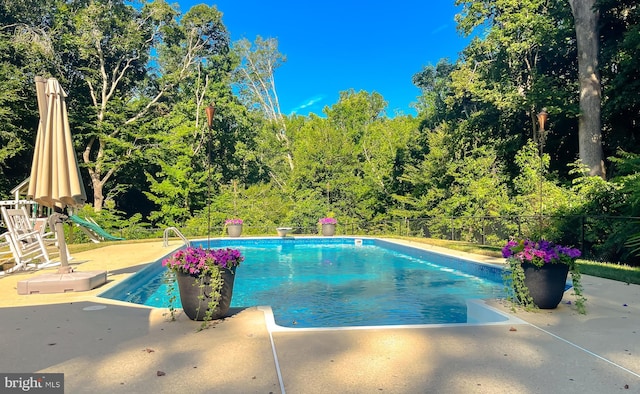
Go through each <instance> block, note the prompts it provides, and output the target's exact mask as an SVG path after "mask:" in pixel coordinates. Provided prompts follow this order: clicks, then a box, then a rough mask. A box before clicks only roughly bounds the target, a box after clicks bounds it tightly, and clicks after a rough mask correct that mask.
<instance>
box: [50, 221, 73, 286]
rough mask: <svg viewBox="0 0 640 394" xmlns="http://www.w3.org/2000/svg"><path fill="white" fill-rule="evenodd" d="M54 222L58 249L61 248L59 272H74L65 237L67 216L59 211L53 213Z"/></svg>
mask: <svg viewBox="0 0 640 394" xmlns="http://www.w3.org/2000/svg"><path fill="white" fill-rule="evenodd" d="M51 216H53V223H55V230H56V238H57V239H58V250H60V267H58V273H59V274H69V273H71V272H73V269H71V267H70V266H69V260H68V258H67V242H66V240H65V238H64V227H63V225H62V224H63V223H64V220H63V219H66V218H67V216H66V215H64V214H61V213H58V212H55V213H54V214H53V215H51Z"/></svg>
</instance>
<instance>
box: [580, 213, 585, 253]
mask: <svg viewBox="0 0 640 394" xmlns="http://www.w3.org/2000/svg"><path fill="white" fill-rule="evenodd" d="M584 219H585V216H584V215H581V216H580V254H581V255H583V256H584V225H585V223H584V222H585V220H584Z"/></svg>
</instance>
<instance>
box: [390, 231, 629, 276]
mask: <svg viewBox="0 0 640 394" xmlns="http://www.w3.org/2000/svg"><path fill="white" fill-rule="evenodd" d="M398 238H401V239H405V240H408V241H413V242H418V243H424V244H428V245H434V246H440V247H443V248H447V249H453V250H458V251H462V252H467V253H473V254H479V255H483V256H491V257H497V258H502V249H501V248H500V247H497V246H487V245H477V244H474V243H471V242H461V241H448V240H442V239H431V238H411V237H398ZM578 269H579V270H580V273H581V274H584V275H591V276H597V277H600V278H606V279H612V280H616V281H618V282H624V283H627V284H635V285H640V267H632V266H630V265H626V264H612V263H601V262H597V261H590V260H578Z"/></svg>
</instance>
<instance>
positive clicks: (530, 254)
mask: <svg viewBox="0 0 640 394" xmlns="http://www.w3.org/2000/svg"><path fill="white" fill-rule="evenodd" d="M502 257H504V258H506V259H516V260H519V261H520V262H521V263H531V264H533V265H535V266H538V267H542V266H543V265H544V264H558V263H561V264H567V265H570V266H573V264H574V263H575V260H576V259H577V258H578V257H580V250H578V249H575V248H570V247H568V246H562V245H556V244H554V243H553V242H549V241H545V240H544V239H541V240H539V241H537V242H535V241H531V240H529V239H521V240H518V241H509V242H508V243H507V244H506V245H505V247H504V248H502ZM572 268H573V267H572Z"/></svg>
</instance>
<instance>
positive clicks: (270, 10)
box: [178, 0, 468, 116]
mask: <svg viewBox="0 0 640 394" xmlns="http://www.w3.org/2000/svg"><path fill="white" fill-rule="evenodd" d="M178 3H179V4H180V9H181V11H182V12H186V11H188V9H189V8H190V7H191V6H193V5H194V4H200V3H202V1H191V0H178ZM207 4H209V5H211V4H215V5H216V6H217V8H218V10H220V11H221V12H222V13H223V18H222V20H223V22H224V24H225V26H226V27H227V29H228V30H229V32H230V33H231V39H232V41H235V40H238V39H240V38H247V39H249V40H250V41H253V40H254V39H255V37H256V36H257V35H260V36H262V37H263V38H277V39H278V48H279V51H280V53H282V54H284V55H285V56H286V57H287V61H286V62H285V63H284V64H283V65H282V66H281V67H280V68H279V69H278V70H277V71H276V75H275V81H276V90H277V92H278V97H279V99H280V107H281V110H282V112H283V113H284V114H287V115H289V114H291V113H294V112H295V113H298V114H300V115H307V114H309V113H310V112H313V113H316V114H318V115H321V114H322V108H324V107H325V106H331V105H333V104H335V103H336V102H337V101H338V97H339V93H340V92H341V91H345V90H348V89H354V90H355V91H360V90H364V91H367V92H378V93H380V94H381V95H382V96H383V97H384V99H385V100H386V101H387V102H388V103H389V107H388V108H387V114H389V115H390V116H393V115H394V114H395V113H396V112H397V111H399V112H401V113H405V114H415V113H416V112H415V110H413V109H412V108H411V106H410V105H411V103H413V102H416V101H417V99H416V98H417V96H418V95H419V94H420V91H419V90H418V89H417V88H416V87H415V86H414V85H413V84H412V83H411V77H412V76H413V75H414V74H415V73H417V72H419V71H420V70H421V69H422V68H423V67H424V66H426V65H429V64H433V65H435V64H436V63H437V62H438V60H439V59H441V58H449V59H450V60H451V61H454V60H455V59H457V58H458V54H459V52H460V51H461V50H462V49H463V48H464V47H465V45H466V44H467V42H468V40H467V39H464V38H462V37H461V36H460V35H459V34H458V33H457V31H456V28H455V27H456V26H455V21H454V19H453V18H454V15H455V14H456V13H457V12H458V9H457V8H456V7H454V5H453V0H432V1H425V0H421V1H404V0H397V1H384V2H383V1H369V2H366V1H362V0H361V1H349V0H342V1H335V0H325V1H301V2H293V1H264V0H261V1H253V0H246V1H239V0H219V1H217V2H211V1H209V2H207Z"/></svg>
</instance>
